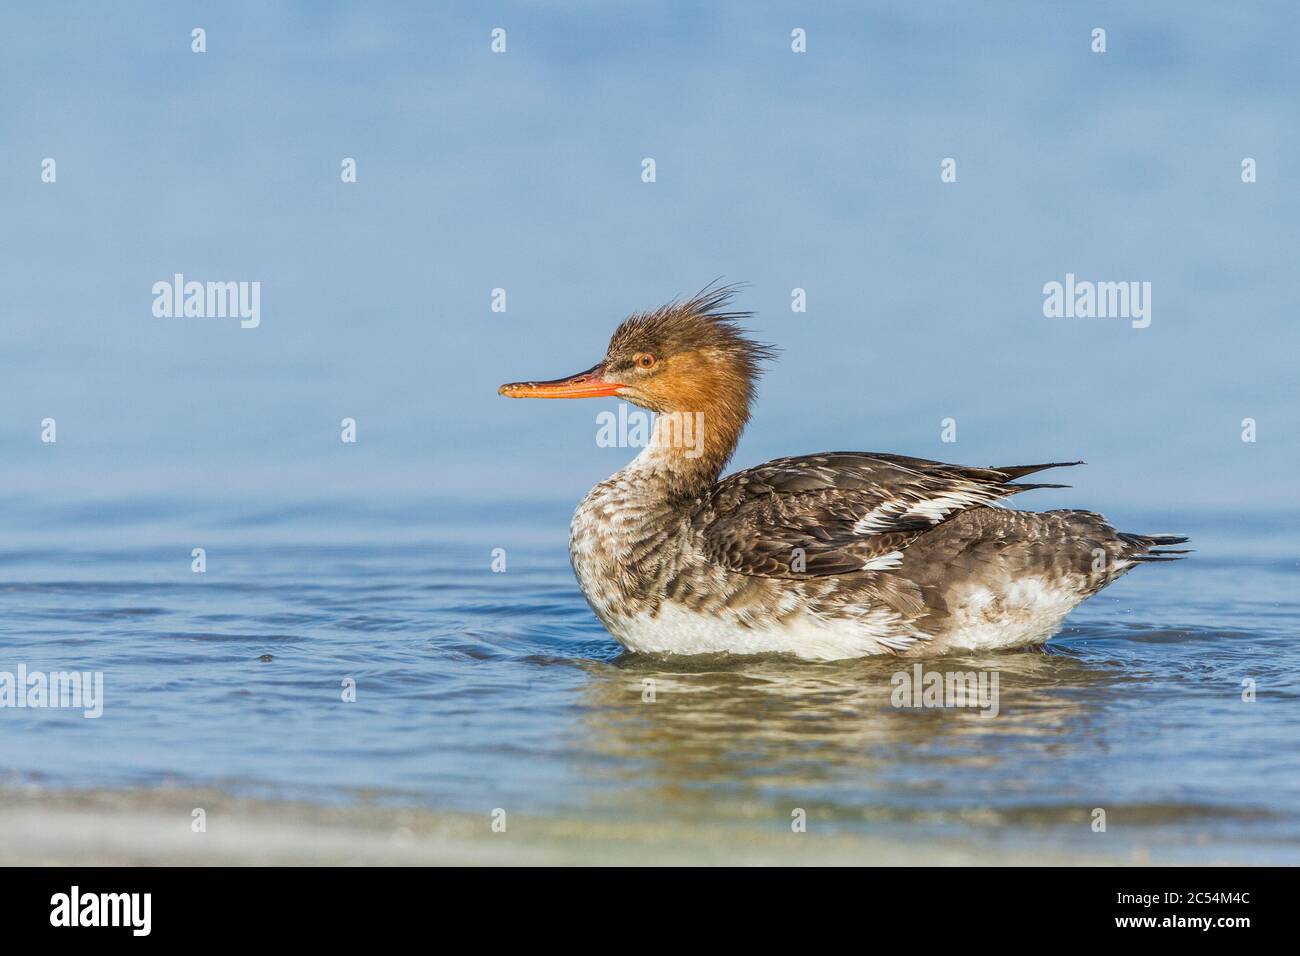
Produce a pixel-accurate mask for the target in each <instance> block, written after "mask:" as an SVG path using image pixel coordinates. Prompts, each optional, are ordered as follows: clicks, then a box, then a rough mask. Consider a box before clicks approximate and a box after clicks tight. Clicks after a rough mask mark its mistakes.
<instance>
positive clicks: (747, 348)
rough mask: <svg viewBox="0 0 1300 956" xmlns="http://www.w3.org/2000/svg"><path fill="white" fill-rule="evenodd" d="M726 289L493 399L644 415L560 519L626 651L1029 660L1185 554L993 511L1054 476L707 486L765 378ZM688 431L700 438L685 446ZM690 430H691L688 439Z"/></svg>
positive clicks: (1119, 535)
mask: <svg viewBox="0 0 1300 956" xmlns="http://www.w3.org/2000/svg"><path fill="white" fill-rule="evenodd" d="M733 292H734V289H732V288H714V289H706V290H705V291H704V292H702V293H700V294H699V295H697V296H695V297H694V298H693V299H691V300H690V301H688V302H680V303H678V302H675V303H673V304H671V305H668V306H665V307H664V308H661V309H659V310H657V311H655V312H648V313H640V314H636V315H633V316H631V317H630V318H629V319H627V321H625V322H624V323H623V324H622V325H620V326H619V327H618V330H617V331H616V332H615V333H614V336H613V338H612V339H610V343H609V348H608V350H607V351H606V353H605V357H604V359H602V360H601V361H600V362H599V363H598V364H597V365H595V366H594V367H593V368H590V369H588V370H587V371H585V372H579V373H578V374H577V375H572V376H570V377H568V378H563V379H557V380H555V381H550V382H515V383H513V384H510V385H502V386H501V388H500V394H502V395H507V396H509V397H511V398H588V397H595V396H609V395H616V396H619V397H620V398H624V399H626V400H627V401H629V402H633V403H635V404H637V405H640V406H641V407H642V408H646V409H649V410H651V411H654V412H657V413H659V414H658V415H657V416H656V419H655V424H654V428H653V435H652V438H651V441H650V443H649V445H647V447H646V448H645V449H644V450H643V451H642V452H641V454H639V455H638V456H637V457H636V459H635V460H634V461H633V462H632V463H631V464H629V465H628V466H627V467H626V468H624V469H623V470H622V471H620V472H618V473H617V474H615V475H614V476H613V477H611V478H609V479H608V480H606V481H602V482H601V483H600V484H598V485H597V486H596V487H595V488H593V489H592V490H591V492H590V493H589V494H588V495H587V497H586V498H584V499H583V502H582V504H581V505H579V507H578V510H577V512H576V513H575V514H574V516H573V523H572V526H571V528H570V535H569V554H570V557H571V558H572V560H573V569H574V572H575V573H576V574H577V577H578V583H579V584H580V585H581V587H582V593H583V594H584V595H585V596H586V598H587V601H588V603H589V604H590V605H591V608H592V610H593V611H595V612H596V616H597V617H598V618H600V620H601V622H602V623H603V624H604V625H605V627H606V628H608V630H609V632H610V633H611V634H612V635H613V636H614V637H615V638H616V639H617V640H618V641H619V643H621V644H622V645H623V646H624V647H626V648H627V649H628V650H631V651H635V652H641V653H653V654H704V653H717V652H730V653H734V654H760V653H771V652H778V653H787V654H794V655H797V656H798V657H802V658H807V659H814V660H836V659H841V658H850V657H861V656H864V655H868V654H899V655H904V656H909V657H910V656H919V655H928V654H938V653H943V652H946V651H949V650H961V649H965V650H990V649H1002V648H1017V647H1026V646H1032V645H1036V644H1041V643H1042V642H1044V641H1046V640H1047V639H1048V638H1049V637H1051V635H1052V634H1053V633H1054V632H1055V631H1056V629H1057V628H1058V626H1059V625H1060V623H1061V620H1062V619H1063V618H1064V617H1065V615H1066V614H1067V613H1068V612H1069V611H1070V609H1071V608H1073V607H1074V606H1075V605H1076V604H1078V603H1079V602H1080V601H1082V600H1083V599H1084V598H1086V597H1088V596H1089V595H1092V594H1095V593H1096V592H1097V591H1099V590H1101V589H1102V588H1103V587H1105V586H1106V585H1107V584H1109V583H1110V582H1111V581H1113V580H1115V579H1116V578H1118V577H1119V576H1120V575H1122V574H1123V573H1124V572H1125V571H1127V570H1129V569H1130V568H1132V567H1133V566H1134V565H1135V564H1137V563H1139V562H1144V561H1167V560H1175V559H1176V558H1175V556H1176V555H1178V554H1184V553H1186V552H1185V551H1170V550H1159V548H1160V546H1163V545H1172V544H1179V543H1181V542H1183V541H1186V540H1187V539H1186V538H1183V537H1177V536H1174V535H1139V534H1125V533H1123V532H1119V531H1116V530H1115V529H1114V528H1112V527H1111V526H1110V525H1108V524H1107V523H1106V521H1105V519H1104V518H1102V517H1101V515H1098V514H1094V513H1092V512H1090V511H1047V512H1024V511H1012V510H1010V509H1006V508H1002V507H996V505H997V503H998V502H999V501H1000V500H1001V499H1003V498H1006V497H1009V496H1010V495H1014V494H1017V493H1019V492H1021V491H1027V490H1029V489H1031V488H1060V487H1066V486H1063V485H1043V484H1012V481H1013V480H1014V479H1017V478H1022V477H1024V476H1025V475H1030V474H1033V473H1034V472H1037V471H1041V470H1043V469H1045V468H1055V467H1060V466H1061V465H1077V464H1082V463H1081V462H1054V463H1051V464H1043V465H1016V466H1012V467H1006V468H968V467H963V466H960V465H946V464H943V463H942V462H937V461H927V460H924V459H920V458H906V457H903V456H901V455H884V454H871V453H867V452H827V453H825V454H821V455H807V456H803V457H798V458H779V459H777V460H776V461H771V462H768V463H767V464H764V465H759V466H758V467H757V468H750V469H747V470H746V471H741V472H737V473H736V474H734V475H731V476H729V477H727V478H725V479H723V480H722V481H719V480H718V476H719V474H721V472H722V468H723V466H724V465H726V463H727V461H728V460H729V459H730V458H731V455H732V452H733V451H735V448H736V443H737V441H738V440H739V439H740V433H741V430H742V429H743V428H744V427H745V423H746V422H747V421H748V420H749V410H750V402H751V400H752V399H753V396H754V384H755V381H756V380H757V378H758V376H759V372H760V365H761V363H762V362H764V361H765V360H768V359H771V358H772V357H773V355H774V350H773V349H772V348H770V347H769V346H765V345H760V344H758V343H756V342H753V341H751V340H750V339H748V338H746V336H745V333H744V331H743V330H742V329H741V328H740V326H739V325H738V324H737V322H738V321H739V320H741V319H744V318H746V317H747V316H748V315H749V313H746V312H734V311H728V309H727V305H728V303H729V302H730V299H731V296H732V294H733ZM696 423H699V424H700V425H701V426H702V429H697V426H696ZM701 432H702V433H701Z"/></svg>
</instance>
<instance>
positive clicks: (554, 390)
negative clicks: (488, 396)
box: [497, 365, 623, 398]
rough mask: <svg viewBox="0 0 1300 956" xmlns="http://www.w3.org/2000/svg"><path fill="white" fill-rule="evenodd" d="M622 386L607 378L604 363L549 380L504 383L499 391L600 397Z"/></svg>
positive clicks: (512, 394)
mask: <svg viewBox="0 0 1300 956" xmlns="http://www.w3.org/2000/svg"><path fill="white" fill-rule="evenodd" d="M622 387H623V383H622V382H610V381H607V380H606V379H605V367H604V366H603V365H595V366H593V367H591V368H589V369H587V371H585V372H579V373H578V374H577V375H570V376H569V377H568V378H557V379H553V380H551V381H549V382H511V383H509V384H508V385H502V386H501V387H500V388H499V389H497V393H498V394H500V395H504V396H506V397H507V398H599V397H600V396H602V395H617V394H618V390H619V389H621V388H622Z"/></svg>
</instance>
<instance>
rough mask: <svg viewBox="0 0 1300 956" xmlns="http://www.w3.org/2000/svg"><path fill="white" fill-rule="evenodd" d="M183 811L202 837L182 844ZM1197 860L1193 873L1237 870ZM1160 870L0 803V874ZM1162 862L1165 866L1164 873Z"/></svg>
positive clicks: (435, 822) (115, 796) (79, 800)
mask: <svg viewBox="0 0 1300 956" xmlns="http://www.w3.org/2000/svg"><path fill="white" fill-rule="evenodd" d="M195 808H202V809H203V811H204V813H205V816H206V831H205V832H194V831H193V829H192V820H193V818H194V817H193V814H194V810H195ZM1242 856H1244V854H1239V853H1232V854H1228V853H1224V854H1223V855H1222V857H1220V855H1219V853H1217V852H1215V850H1214V849H1212V848H1206V852H1205V854H1204V857H1203V858H1202V859H1200V860H1198V862H1201V863H1235V862H1249V861H1247V860H1243V859H1241V857H1242ZM1153 862H1157V863H1158V862H1163V861H1162V860H1160V859H1152V858H1151V854H1149V853H1147V852H1145V851H1136V852H1135V851H1131V850H1130V851H1129V852H1122V853H1114V852H1105V851H1103V852H1097V853H1092V852H1089V853H1086V854H1083V853H1077V852H1058V851H1052V850H1048V851H1025V850H1003V849H990V848H989V847H988V846H987V845H975V844H965V843H962V842H959V841H951V842H944V843H925V844H918V842H916V841H914V840H906V841H904V840H899V841H897V842H890V841H886V840H876V839H871V838H866V837H861V836H857V835H853V834H844V833H836V834H817V833H814V832H808V833H800V834H794V833H780V832H775V831H773V830H772V829H770V828H763V829H759V828H757V827H754V826H733V825H717V824H703V825H698V826H691V827H687V826H683V824H682V823H681V822H679V821H674V820H647V821H636V820H633V821H609V820H601V819H594V818H586V817H581V816H577V817H569V818H564V819H558V818H545V817H525V816H511V817H509V819H508V821H507V827H506V832H504V833H494V832H493V831H492V828H491V820H490V818H489V817H487V816H486V815H483V816H480V815H471V814H464V813H441V812H433V811H429V810H423V809H401V808H391V807H376V806H365V805H361V806H349V807H321V806H316V805H312V804H306V803H299V802H279V801H268V800H260V799H246V798H241V797H233V796H231V795H229V794H226V793H222V792H219V791H215V790H183V789H157V790H98V791H77V792H68V791H40V790H32V789H23V788H19V789H13V790H4V791H0V864H4V865H9V866H13V865H18V866H44V865H83V866H84V865H91V866H102V865H126V866H133V865H166V866H171V865H176V866H193V865H198V866H210V865H218V866H220V865H227V866H229V865H234V866H244V865H250V866H268V865H309V866H310V865H331V866H349V865H353V866H358V865H382V866H421V865H543V864H544V865H584V864H627V865H671V864H678V863H690V864H736V865H756V866H763V865H816V864H821V865H863V864H865V865H908V864H927V865H954V866H961V865H983V866H987V865H1027V864H1037V865H1101V866H1124V865H1133V864H1139V865H1141V864H1149V863H1153ZM1171 862H1172V861H1171Z"/></svg>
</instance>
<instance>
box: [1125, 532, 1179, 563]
mask: <svg viewBox="0 0 1300 956" xmlns="http://www.w3.org/2000/svg"><path fill="white" fill-rule="evenodd" d="M1119 537H1120V540H1121V541H1123V542H1124V557H1126V558H1128V559H1129V560H1130V561H1145V562H1149V563H1156V562H1159V561H1181V560H1182V558H1181V557H1180V555H1184V554H1191V553H1192V549H1191V548H1171V547H1169V545H1171V544H1183V543H1185V542H1186V541H1187V538H1186V537H1185V536H1183V535H1180V534H1128V533H1127V532H1124V531H1121V532H1119Z"/></svg>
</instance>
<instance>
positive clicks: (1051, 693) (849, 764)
mask: <svg viewBox="0 0 1300 956" xmlns="http://www.w3.org/2000/svg"><path fill="white" fill-rule="evenodd" d="M913 665H914V662H912V661H906V662H904V661H900V660H896V659H888V660H880V659H868V660H860V661H846V662H839V663H823V664H807V663H802V662H800V663H792V662H791V661H790V660H788V659H782V658H751V659H747V660H736V659H726V658H716V659H713V660H711V661H701V660H698V659H697V660H693V661H691V662H689V663H681V664H679V663H676V662H673V661H666V660H662V659H659V660H656V659H650V658H638V657H633V656H625V657H623V658H620V659H618V660H617V661H615V662H613V663H612V664H603V663H594V662H592V663H589V664H588V665H587V670H588V672H589V673H590V675H591V681H590V684H589V685H588V688H587V696H588V700H587V708H586V720H587V723H588V725H589V728H590V731H591V740H590V742H589V746H591V747H592V748H594V749H595V750H596V751H597V752H599V753H601V754H603V755H605V756H607V757H609V758H612V759H611V760H610V761H608V762H607V763H604V764H602V766H603V767H604V770H603V771H602V772H604V773H606V774H607V776H609V777H612V778H614V779H618V780H620V781H622V783H623V784H624V785H627V784H632V783H634V784H636V785H638V786H639V787H641V788H642V789H643V792H644V794H645V796H646V797H647V799H649V800H650V801H653V802H655V803H657V804H659V805H660V808H661V809H665V810H668V811H670V812H671V811H673V810H674V809H676V810H679V811H683V812H685V811H690V812H692V813H698V812H700V811H702V810H703V809H705V807H706V805H707V806H708V807H711V808H712V809H713V810H715V811H717V812H720V813H726V812H728V807H727V806H722V805H719V803H718V795H719V793H725V794H726V795H727V797H728V798H729V799H728V800H727V801H724V803H725V804H727V805H729V809H730V811H732V812H740V813H745V812H749V810H752V811H754V812H759V813H762V814H764V815H769V814H770V813H771V808H772V805H773V804H774V803H779V804H780V805H781V806H782V807H786V806H789V805H790V801H791V800H796V801H801V802H800V803H799V805H801V806H807V805H808V804H809V803H815V804H817V805H818V806H819V807H820V816H821V817H822V818H823V819H824V818H827V817H831V818H834V817H844V818H845V819H848V818H853V819H857V820H862V819H868V820H870V819H882V820H883V819H898V818H900V817H901V818H910V819H920V818H925V817H927V816H930V817H933V813H934V811H935V810H936V809H938V808H941V807H944V806H945V805H946V806H948V808H949V809H962V808H964V807H969V805H970V804H971V802H972V801H971V799H970V797H971V795H972V794H979V793H980V792H981V791H987V790H988V789H989V784H990V782H991V781H994V780H996V782H997V785H998V787H999V788H1000V789H1001V791H1002V792H1003V793H1004V794H1014V793H1016V792H1018V791H1022V790H1023V789H1024V788H1025V785H1026V784H1027V782H1028V781H1027V780H1026V779H1025V774H1026V773H1027V771H1028V770H1029V768H1030V765H1029V764H1028V763H1027V762H1026V760H1025V758H1027V757H1029V756H1032V755H1034V754H1035V753H1037V754H1039V755H1041V754H1043V753H1045V752H1048V751H1051V750H1052V749H1053V748H1061V747H1063V746H1071V741H1075V740H1080V739H1082V740H1085V741H1086V740H1087V739H1088V724H1089V720H1090V717H1091V715H1092V712H1093V711H1094V709H1096V708H1097V707H1099V706H1101V703H1100V702H1101V701H1102V700H1104V699H1106V698H1109V697H1111V696H1112V695H1113V688H1114V686H1115V685H1116V684H1119V683H1122V682H1124V681H1126V680H1130V679H1133V678H1132V677H1131V675H1126V674H1125V673H1124V672H1123V671H1121V670H1120V669H1119V668H1117V667H1115V666H1112V665H1108V664H1105V663H1097V662H1085V661H1082V660H1079V659H1077V658H1075V657H1073V656H1071V655H1069V654H1066V653H1062V652H1059V651H1058V652H1054V653H1049V654H1043V653H1014V654H1000V655H987V656H979V657H946V658H936V659H934V660H929V661H926V662H924V668H925V671H926V672H927V673H930V672H936V671H937V672H955V671H961V672H971V671H994V672H996V673H997V674H998V690H999V700H998V702H997V703H998V712H997V715H996V716H992V717H985V716H981V715H980V710H979V709H978V708H938V709H915V708H911V707H895V706H893V704H892V703H891V691H892V690H893V685H892V684H891V678H892V677H893V676H894V675H895V674H897V673H898V672H900V671H904V672H907V674H908V675H909V677H910V676H911V673H912V668H913ZM954 798H956V799H954ZM755 804H758V805H759V806H755ZM747 808H748V810H747ZM1022 809H1026V810H1027V809H1029V808H1022ZM1069 809H1070V812H1071V813H1072V814H1073V813H1075V812H1076V810H1077V808H1073V807H1071V808H1069ZM785 812H786V813H788V810H787V811H785Z"/></svg>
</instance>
